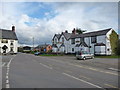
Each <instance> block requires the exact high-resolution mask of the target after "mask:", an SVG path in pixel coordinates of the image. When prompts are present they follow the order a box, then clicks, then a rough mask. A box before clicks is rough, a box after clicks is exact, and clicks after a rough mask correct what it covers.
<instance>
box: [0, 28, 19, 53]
mask: <svg viewBox="0 0 120 90" xmlns="http://www.w3.org/2000/svg"><path fill="white" fill-rule="evenodd" d="M11 52H12V53H17V52H18V38H17V36H16V33H15V26H12V30H6V29H0V53H11Z"/></svg>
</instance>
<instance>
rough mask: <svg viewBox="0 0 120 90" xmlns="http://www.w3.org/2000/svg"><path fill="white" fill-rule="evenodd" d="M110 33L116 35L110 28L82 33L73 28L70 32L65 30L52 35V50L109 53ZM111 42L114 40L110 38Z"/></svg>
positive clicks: (110, 50) (110, 52)
mask: <svg viewBox="0 0 120 90" xmlns="http://www.w3.org/2000/svg"><path fill="white" fill-rule="evenodd" d="M111 35H113V36H114V37H118V35H117V33H116V32H115V31H114V30H113V29H112V28H109V29H105V30H99V31H94V32H88V33H83V34H78V33H76V31H75V29H74V30H73V31H72V33H68V31H65V32H62V33H61V34H55V35H54V37H53V39H52V47H53V48H52V50H53V52H55V53H56V52H59V53H66V54H68V53H76V52H77V51H87V52H90V53H93V54H95V55H111V54H112V47H111V46H112V45H111V40H110V39H111V38H110V36H111ZM111 37H112V36H111ZM112 42H113V43H114V42H115V40H112Z"/></svg>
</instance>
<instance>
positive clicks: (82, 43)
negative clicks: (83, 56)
mask: <svg viewBox="0 0 120 90" xmlns="http://www.w3.org/2000/svg"><path fill="white" fill-rule="evenodd" d="M80 45H83V46H84V47H88V45H87V44H86V43H85V42H81V43H80V44H76V46H75V47H79V46H80Z"/></svg>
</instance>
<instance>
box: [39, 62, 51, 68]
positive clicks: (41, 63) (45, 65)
mask: <svg viewBox="0 0 120 90" xmlns="http://www.w3.org/2000/svg"><path fill="white" fill-rule="evenodd" d="M40 65H42V66H44V67H46V68H48V69H52V67H49V66H47V65H45V64H42V63H40Z"/></svg>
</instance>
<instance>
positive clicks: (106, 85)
mask: <svg viewBox="0 0 120 90" xmlns="http://www.w3.org/2000/svg"><path fill="white" fill-rule="evenodd" d="M104 85H106V86H109V87H111V88H118V87H116V86H113V85H110V84H104Z"/></svg>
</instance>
